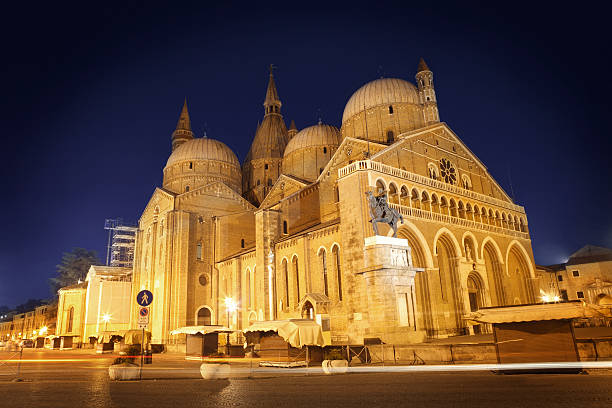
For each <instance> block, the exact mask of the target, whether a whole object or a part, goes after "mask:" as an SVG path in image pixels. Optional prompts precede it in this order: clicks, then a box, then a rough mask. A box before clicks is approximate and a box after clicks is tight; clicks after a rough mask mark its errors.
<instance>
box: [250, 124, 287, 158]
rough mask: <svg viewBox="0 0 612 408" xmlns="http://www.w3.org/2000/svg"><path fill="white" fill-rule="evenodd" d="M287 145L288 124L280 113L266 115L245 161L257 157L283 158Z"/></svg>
mask: <svg viewBox="0 0 612 408" xmlns="http://www.w3.org/2000/svg"><path fill="white" fill-rule="evenodd" d="M286 146H287V126H286V125H285V121H284V120H283V117H282V116H280V115H266V116H264V119H263V122H261V124H260V125H259V126H258V127H257V131H256V132H255V138H254V139H253V144H251V149H250V150H249V153H248V154H247V157H246V160H245V162H248V161H250V160H257V159H270V158H272V159H273V158H282V157H283V152H284V151H285V147H286Z"/></svg>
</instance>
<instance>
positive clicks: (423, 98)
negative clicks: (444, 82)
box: [414, 58, 440, 125]
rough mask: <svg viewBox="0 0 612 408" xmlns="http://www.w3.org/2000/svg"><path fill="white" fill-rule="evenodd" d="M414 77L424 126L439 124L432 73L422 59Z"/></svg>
mask: <svg viewBox="0 0 612 408" xmlns="http://www.w3.org/2000/svg"><path fill="white" fill-rule="evenodd" d="M414 77H415V78H416V82H417V87H418V90H419V102H420V103H421V105H422V106H423V118H424V120H425V124H426V125H431V124H432V123H437V122H440V115H439V113H438V102H437V100H436V91H435V89H434V84H433V72H431V70H430V69H429V67H428V66H427V63H425V60H424V59H423V58H421V60H420V61H419V67H418V69H417V73H416V75H415V76H414Z"/></svg>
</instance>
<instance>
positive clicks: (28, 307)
mask: <svg viewBox="0 0 612 408" xmlns="http://www.w3.org/2000/svg"><path fill="white" fill-rule="evenodd" d="M44 304H45V301H44V300H42V299H28V300H27V301H26V302H25V303H22V304H20V305H17V306H15V312H17V313H26V312H31V311H32V310H34V309H36V308H37V307H38V306H41V305H44Z"/></svg>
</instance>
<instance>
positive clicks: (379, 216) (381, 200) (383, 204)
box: [366, 191, 404, 238]
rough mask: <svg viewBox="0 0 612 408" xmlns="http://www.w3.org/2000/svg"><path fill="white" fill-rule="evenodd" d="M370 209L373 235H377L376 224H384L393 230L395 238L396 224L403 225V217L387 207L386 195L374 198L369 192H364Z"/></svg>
mask: <svg viewBox="0 0 612 408" xmlns="http://www.w3.org/2000/svg"><path fill="white" fill-rule="evenodd" d="M366 196H367V197H368V203H369V204H370V205H369V209H370V218H371V219H370V222H371V223H372V228H373V229H374V234H375V235H378V225H377V224H376V223H378V222H385V223H387V224H389V226H390V227H391V228H393V238H397V222H398V220H399V221H401V222H402V224H403V223H404V217H402V214H400V213H399V212H398V211H397V210H396V209H395V208H391V207H389V203H387V193H382V194H381V195H379V196H374V194H372V192H371V191H368V192H366Z"/></svg>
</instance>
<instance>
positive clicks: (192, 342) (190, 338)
mask: <svg viewBox="0 0 612 408" xmlns="http://www.w3.org/2000/svg"><path fill="white" fill-rule="evenodd" d="M234 331H235V330H232V329H230V328H228V327H224V326H213V325H209V326H185V327H179V328H178V329H175V330H172V331H171V332H170V334H171V335H173V336H174V335H179V334H184V335H185V336H186V340H185V358H202V357H209V356H212V355H216V354H217V353H218V351H219V334H220V333H225V334H227V333H232V332H234Z"/></svg>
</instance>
